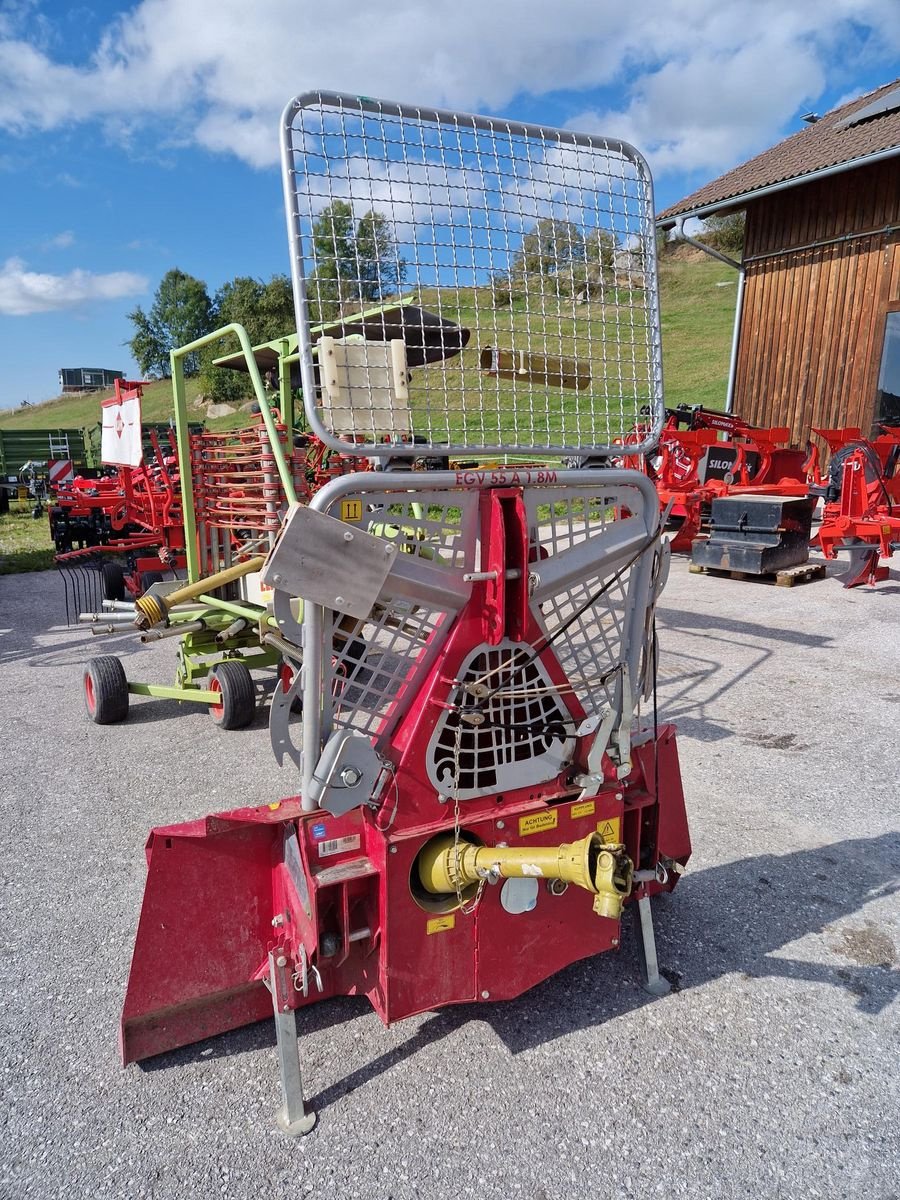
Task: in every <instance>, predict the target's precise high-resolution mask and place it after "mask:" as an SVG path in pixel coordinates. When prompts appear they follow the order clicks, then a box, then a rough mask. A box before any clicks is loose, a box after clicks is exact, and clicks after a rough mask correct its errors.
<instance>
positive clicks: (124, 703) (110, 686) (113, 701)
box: [84, 654, 128, 725]
mask: <svg viewBox="0 0 900 1200" xmlns="http://www.w3.org/2000/svg"><path fill="white" fill-rule="evenodd" d="M84 706H85V708H86V709H87V715H88V716H89V717H90V719H91V720H92V721H93V722H94V724H95V725H115V724H116V723H117V722H118V721H124V720H125V718H126V717H127V716H128V680H127V679H126V678H125V668H124V667H123V666H122V663H121V661H120V660H119V659H118V658H116V656H115V655H114V654H103V655H101V656H100V657H99V658H92V659H91V660H90V662H89V663H88V664H87V666H86V667H85V668H84Z"/></svg>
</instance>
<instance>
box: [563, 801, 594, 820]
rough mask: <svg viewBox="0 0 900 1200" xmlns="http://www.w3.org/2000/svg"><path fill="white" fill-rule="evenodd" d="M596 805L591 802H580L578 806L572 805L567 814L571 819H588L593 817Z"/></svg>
mask: <svg viewBox="0 0 900 1200" xmlns="http://www.w3.org/2000/svg"><path fill="white" fill-rule="evenodd" d="M596 807H597V805H596V804H595V803H594V801H593V800H582V801H581V803H580V804H573V805H572V807H571V808H570V809H569V813H570V814H571V815H572V816H573V817H590V816H592V815H593V813H594V810H595V809H596Z"/></svg>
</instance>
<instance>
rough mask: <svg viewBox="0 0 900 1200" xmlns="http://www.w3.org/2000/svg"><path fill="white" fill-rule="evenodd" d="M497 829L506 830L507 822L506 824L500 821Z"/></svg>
mask: <svg viewBox="0 0 900 1200" xmlns="http://www.w3.org/2000/svg"><path fill="white" fill-rule="evenodd" d="M497 828H498V829H505V828H506V822H505V821H498V822H497Z"/></svg>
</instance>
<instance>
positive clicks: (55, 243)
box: [41, 229, 75, 250]
mask: <svg viewBox="0 0 900 1200" xmlns="http://www.w3.org/2000/svg"><path fill="white" fill-rule="evenodd" d="M74 245H75V234H74V233H73V232H72V230H71V229H64V230H63V231H62V233H55V234H54V235H53V236H52V237H48V238H44V240H43V241H42V242H41V249H42V250H68V248H69V247H70V246H74Z"/></svg>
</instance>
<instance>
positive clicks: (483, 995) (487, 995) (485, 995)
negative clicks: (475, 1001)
mask: <svg viewBox="0 0 900 1200" xmlns="http://www.w3.org/2000/svg"><path fill="white" fill-rule="evenodd" d="M481 998H482V1000H490V998H491V993H490V992H482V993H481Z"/></svg>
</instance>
